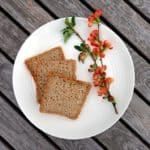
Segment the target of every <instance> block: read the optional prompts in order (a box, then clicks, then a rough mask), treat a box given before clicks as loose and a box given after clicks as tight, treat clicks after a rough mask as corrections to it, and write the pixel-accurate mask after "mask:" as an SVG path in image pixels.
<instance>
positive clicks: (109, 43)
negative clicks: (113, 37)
mask: <svg viewBox="0 0 150 150" xmlns="http://www.w3.org/2000/svg"><path fill="white" fill-rule="evenodd" d="M103 46H104V47H105V48H109V49H112V48H113V46H112V44H111V42H110V41H108V40H105V41H104V43H103Z"/></svg>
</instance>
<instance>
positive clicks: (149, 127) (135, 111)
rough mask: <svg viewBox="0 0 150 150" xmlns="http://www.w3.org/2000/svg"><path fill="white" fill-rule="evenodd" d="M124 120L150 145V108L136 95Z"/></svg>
mask: <svg viewBox="0 0 150 150" xmlns="http://www.w3.org/2000/svg"><path fill="white" fill-rule="evenodd" d="M122 119H123V120H124V121H125V122H126V123H127V124H129V125H130V126H131V127H133V129H134V130H135V131H136V132H137V133H138V134H139V135H140V136H141V137H143V139H146V141H147V143H149V144H150V107H149V106H148V105H146V104H145V103H144V102H143V101H142V99H140V98H139V97H138V96H137V95H136V94H134V95H133V98H132V101H131V104H130V106H129V108H128V109H127V112H126V113H125V114H124V116H123V117H122Z"/></svg>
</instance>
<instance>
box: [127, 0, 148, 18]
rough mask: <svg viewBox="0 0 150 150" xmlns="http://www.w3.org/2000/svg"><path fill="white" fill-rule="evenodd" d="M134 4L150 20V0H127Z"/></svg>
mask: <svg viewBox="0 0 150 150" xmlns="http://www.w3.org/2000/svg"><path fill="white" fill-rule="evenodd" d="M125 1H127V2H130V3H131V4H132V5H134V6H135V7H136V8H137V9H138V10H139V11H140V12H142V13H143V15H145V16H146V17H147V18H148V19H149V20H150V0H125Z"/></svg>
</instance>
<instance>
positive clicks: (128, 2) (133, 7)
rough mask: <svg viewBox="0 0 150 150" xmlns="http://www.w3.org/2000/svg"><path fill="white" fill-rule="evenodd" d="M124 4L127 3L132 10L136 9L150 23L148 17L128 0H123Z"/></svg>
mask: <svg viewBox="0 0 150 150" xmlns="http://www.w3.org/2000/svg"><path fill="white" fill-rule="evenodd" d="M123 1H124V2H125V3H126V4H128V5H129V6H130V7H131V8H132V9H133V10H134V11H136V12H137V13H138V14H139V15H140V16H141V17H142V18H143V19H145V21H147V22H148V23H150V19H149V18H148V17H147V16H145V15H144V13H142V12H141V11H140V10H139V9H138V8H137V7H135V6H134V5H133V4H132V3H131V2H130V1H128V0H123Z"/></svg>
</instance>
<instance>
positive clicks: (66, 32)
mask: <svg viewBox="0 0 150 150" xmlns="http://www.w3.org/2000/svg"><path fill="white" fill-rule="evenodd" d="M72 34H73V31H72V30H71V29H67V30H65V31H64V32H63V37H64V42H65V43H66V42H67V41H68V39H69V38H70V37H71V36H72Z"/></svg>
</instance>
